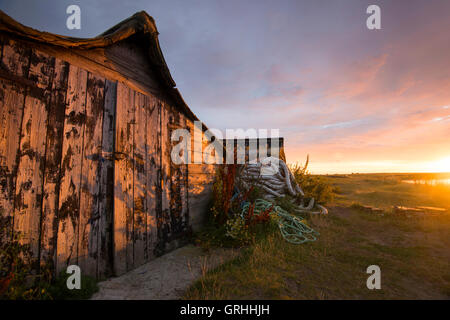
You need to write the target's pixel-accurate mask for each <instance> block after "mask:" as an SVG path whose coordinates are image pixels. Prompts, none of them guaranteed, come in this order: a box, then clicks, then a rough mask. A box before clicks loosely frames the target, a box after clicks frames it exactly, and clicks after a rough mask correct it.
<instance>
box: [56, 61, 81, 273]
mask: <svg viewBox="0 0 450 320" xmlns="http://www.w3.org/2000/svg"><path fill="white" fill-rule="evenodd" d="M86 84H87V71H85V70H83V69H81V68H78V67H76V66H74V65H70V68H69V78H68V89H67V96H66V112H65V121H64V137H63V148H62V158H61V186H60V192H59V212H58V214H59V225H58V240H57V268H56V269H57V273H59V272H60V271H61V270H65V268H66V267H67V266H68V265H70V264H77V263H78V261H77V251H78V227H79V215H80V186H81V170H82V157H83V134H84V125H85V122H86Z"/></svg>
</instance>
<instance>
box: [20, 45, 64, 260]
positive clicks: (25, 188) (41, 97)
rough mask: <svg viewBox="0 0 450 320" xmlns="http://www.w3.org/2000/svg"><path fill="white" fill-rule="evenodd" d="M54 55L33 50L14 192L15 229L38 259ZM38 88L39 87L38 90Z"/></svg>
mask: <svg viewBox="0 0 450 320" xmlns="http://www.w3.org/2000/svg"><path fill="white" fill-rule="evenodd" d="M54 63H55V58H53V57H50V56H48V55H46V54H44V53H40V52H38V51H35V50H33V51H32V54H31V58H30V68H29V73H28V79H29V80H31V82H32V83H33V84H34V86H33V87H29V88H28V94H27V97H26V98H25V107H24V112H23V120H22V133H21V135H22V138H21V141H20V160H19V166H18V170H17V181H16V191H15V194H16V196H15V210H14V230H15V231H17V232H20V233H21V234H22V238H21V241H22V242H24V243H27V244H29V245H30V248H31V252H32V253H33V257H34V258H35V259H36V260H37V261H39V257H40V230H41V213H42V196H43V184H44V169H45V147H46V136H47V121H48V119H47V115H48V105H49V103H50V89H51V84H52V79H53V69H54ZM39 89H40V90H39Z"/></svg>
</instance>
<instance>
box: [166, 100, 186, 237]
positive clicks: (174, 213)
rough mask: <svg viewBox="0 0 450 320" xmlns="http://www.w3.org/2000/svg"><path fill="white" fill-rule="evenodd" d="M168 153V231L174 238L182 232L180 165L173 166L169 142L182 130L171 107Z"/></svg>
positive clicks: (178, 117) (177, 115) (179, 118)
mask: <svg viewBox="0 0 450 320" xmlns="http://www.w3.org/2000/svg"><path fill="white" fill-rule="evenodd" d="M168 128H169V130H168V141H167V146H168V149H169V150H168V152H169V179H170V180H169V181H170V185H169V192H170V197H169V203H170V225H171V227H170V230H171V236H172V237H176V236H177V235H179V234H180V233H181V232H183V224H184V223H183V222H184V221H183V220H184V216H183V215H182V201H183V200H182V173H181V172H182V168H183V166H182V165H180V164H175V163H174V162H173V161H172V159H171V157H170V153H171V151H172V146H173V143H172V141H171V137H172V132H173V131H175V130H176V129H180V128H182V126H181V114H180V113H179V112H178V111H177V110H174V109H173V108H172V107H170V108H169V126H168Z"/></svg>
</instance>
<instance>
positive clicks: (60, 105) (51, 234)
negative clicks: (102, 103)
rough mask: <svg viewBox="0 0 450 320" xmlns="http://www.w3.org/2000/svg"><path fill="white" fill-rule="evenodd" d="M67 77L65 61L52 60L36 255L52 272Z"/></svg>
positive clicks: (67, 67) (67, 70)
mask: <svg viewBox="0 0 450 320" xmlns="http://www.w3.org/2000/svg"><path fill="white" fill-rule="evenodd" d="M68 75H69V64H68V63H67V62H65V61H61V60H59V59H55V69H54V75H53V82H52V93H51V101H50V105H49V111H48V121H47V141H46V151H45V171H44V193H43V200H42V217H41V253H40V255H41V257H40V259H41V265H46V266H47V267H48V268H50V269H53V268H54V266H55V258H56V239H57V235H58V206H59V187H60V169H61V152H62V143H63V132H64V116H65V109H66V101H65V99H66V93H67V78H68Z"/></svg>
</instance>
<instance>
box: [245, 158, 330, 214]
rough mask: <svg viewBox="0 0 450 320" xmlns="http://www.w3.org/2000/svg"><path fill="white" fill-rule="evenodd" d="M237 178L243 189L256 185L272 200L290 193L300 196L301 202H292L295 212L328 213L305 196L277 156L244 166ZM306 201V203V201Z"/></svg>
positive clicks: (265, 196)
mask: <svg viewBox="0 0 450 320" xmlns="http://www.w3.org/2000/svg"><path fill="white" fill-rule="evenodd" d="M238 180H239V181H240V182H241V184H242V185H243V187H244V188H245V189H247V190H248V189H249V188H250V186H251V185H256V186H258V187H259V188H260V189H261V190H262V191H263V192H264V193H265V195H264V198H265V199H268V200H273V199H275V198H282V197H284V196H286V195H291V196H293V197H295V198H302V200H301V202H302V203H301V204H300V205H299V204H295V203H293V204H294V206H295V209H293V210H294V211H295V212H296V213H311V214H328V210H327V209H326V208H325V207H323V206H321V205H320V204H317V203H315V201H314V198H311V199H310V200H309V201H307V199H306V198H305V194H304V192H303V190H302V188H301V187H300V186H299V185H298V184H297V182H296V181H295V178H294V176H293V174H292V172H291V171H290V170H289V168H288V166H287V165H286V163H285V162H284V161H283V160H281V159H278V158H274V157H267V158H264V159H262V160H261V161H260V162H258V163H255V164H247V165H245V166H244V168H243V170H242V172H241V174H240V176H239V177H238ZM306 202H307V203H306Z"/></svg>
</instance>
